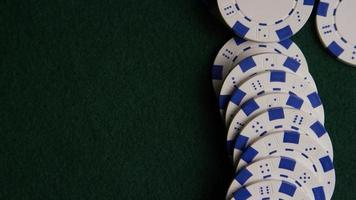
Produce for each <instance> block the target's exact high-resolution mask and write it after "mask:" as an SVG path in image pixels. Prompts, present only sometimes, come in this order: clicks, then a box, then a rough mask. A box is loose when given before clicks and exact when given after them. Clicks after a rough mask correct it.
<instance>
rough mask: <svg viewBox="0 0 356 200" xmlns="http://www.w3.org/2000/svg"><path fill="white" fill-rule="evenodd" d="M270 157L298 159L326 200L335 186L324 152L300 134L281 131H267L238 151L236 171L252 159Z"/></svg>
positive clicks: (307, 137)
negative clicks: (319, 185)
mask: <svg viewBox="0 0 356 200" xmlns="http://www.w3.org/2000/svg"><path fill="white" fill-rule="evenodd" d="M270 156H286V157H290V158H294V159H296V160H298V161H302V162H303V163H304V164H305V165H306V166H308V167H309V169H311V170H312V171H314V172H315V173H317V174H318V176H319V178H320V180H321V183H322V185H323V186H324V188H325V189H326V190H325V195H326V196H327V197H328V198H327V199H331V196H332V194H333V192H334V189H335V170H334V166H333V162H332V160H331V158H330V156H329V154H328V153H327V151H326V150H325V149H324V148H323V147H322V146H320V145H319V143H318V142H317V141H316V140H314V139H312V138H311V137H310V136H308V135H306V134H304V133H298V132H295V131H283V132H277V133H273V134H268V135H266V136H264V137H262V138H260V139H259V140H257V141H256V142H254V143H253V144H251V145H250V146H249V147H248V148H247V149H246V150H245V152H244V153H243V154H242V156H241V159H240V161H239V163H238V165H237V170H239V169H242V168H243V167H245V166H246V165H248V164H249V163H251V162H254V161H256V160H260V159H264V158H267V157H270Z"/></svg>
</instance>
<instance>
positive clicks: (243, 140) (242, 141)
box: [235, 135, 249, 151]
mask: <svg viewBox="0 0 356 200" xmlns="http://www.w3.org/2000/svg"><path fill="white" fill-rule="evenodd" d="M248 139H249V138H248V137H246V136H243V135H240V136H238V137H237V139H236V143H235V149H239V150H241V151H243V150H244V149H245V148H246V144H247V141H248Z"/></svg>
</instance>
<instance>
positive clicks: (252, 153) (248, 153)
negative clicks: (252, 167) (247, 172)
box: [241, 147, 258, 163]
mask: <svg viewBox="0 0 356 200" xmlns="http://www.w3.org/2000/svg"><path fill="white" fill-rule="evenodd" d="M257 154H258V151H256V149H254V148H253V147H249V148H247V149H246V150H245V152H244V153H243V154H242V156H241V159H242V160H244V161H245V162H246V163H250V162H251V161H253V159H254V158H255V157H256V155H257Z"/></svg>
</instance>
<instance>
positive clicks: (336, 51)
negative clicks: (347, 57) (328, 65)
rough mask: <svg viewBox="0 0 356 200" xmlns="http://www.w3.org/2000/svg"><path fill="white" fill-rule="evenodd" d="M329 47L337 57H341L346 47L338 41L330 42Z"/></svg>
mask: <svg viewBox="0 0 356 200" xmlns="http://www.w3.org/2000/svg"><path fill="white" fill-rule="evenodd" d="M328 49H329V51H330V52H331V53H332V54H333V55H334V56H336V57H339V56H340V55H341V54H342V53H343V52H344V49H343V48H342V47H341V46H340V45H338V44H337V43H336V42H332V43H330V45H329V46H328Z"/></svg>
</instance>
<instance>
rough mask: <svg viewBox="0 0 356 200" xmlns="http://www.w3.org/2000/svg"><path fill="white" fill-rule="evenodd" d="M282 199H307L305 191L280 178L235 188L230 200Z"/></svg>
mask: <svg viewBox="0 0 356 200" xmlns="http://www.w3.org/2000/svg"><path fill="white" fill-rule="evenodd" d="M256 199H271V200H274V199H284V200H295V199H298V200H308V199H310V198H309V197H308V196H307V194H306V193H305V191H304V190H303V189H302V188H301V187H298V186H297V185H295V184H293V183H290V182H287V181H280V180H268V181H260V182H257V183H253V184H251V185H248V186H245V187H242V188H240V189H239V190H237V191H236V192H235V193H234V194H233V197H232V199H231V200H256Z"/></svg>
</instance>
